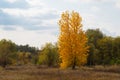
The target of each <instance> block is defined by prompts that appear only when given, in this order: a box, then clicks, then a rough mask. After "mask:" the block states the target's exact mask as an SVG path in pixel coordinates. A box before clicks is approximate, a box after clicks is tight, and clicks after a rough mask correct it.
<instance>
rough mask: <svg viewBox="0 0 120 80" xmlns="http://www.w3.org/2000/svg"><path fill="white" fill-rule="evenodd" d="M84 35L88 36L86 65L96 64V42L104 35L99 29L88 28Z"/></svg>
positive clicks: (97, 52)
mask: <svg viewBox="0 0 120 80" xmlns="http://www.w3.org/2000/svg"><path fill="white" fill-rule="evenodd" d="M86 35H87V37H88V45H89V46H90V49H89V52H88V54H89V55H88V61H87V65H95V64H98V61H99V56H98V54H99V49H98V44H97V43H98V41H99V40H100V39H102V38H103V37H104V35H103V33H102V32H101V31H100V30H99V29H88V30H87V31H86Z"/></svg>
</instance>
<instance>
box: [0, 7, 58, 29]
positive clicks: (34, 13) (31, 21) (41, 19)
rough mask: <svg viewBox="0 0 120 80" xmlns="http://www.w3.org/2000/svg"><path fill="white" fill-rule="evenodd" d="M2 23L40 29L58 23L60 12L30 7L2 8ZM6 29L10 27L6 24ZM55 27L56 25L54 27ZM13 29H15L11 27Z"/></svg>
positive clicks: (0, 20)
mask: <svg viewBox="0 0 120 80" xmlns="http://www.w3.org/2000/svg"><path fill="white" fill-rule="evenodd" d="M0 13H1V15H0V25H13V26H14V25H20V26H21V27H23V28H24V29H29V30H38V29H41V28H46V27H45V26H47V27H51V28H52V27H54V26H56V24H57V21H55V20H57V19H58V14H57V11H55V10H48V9H43V10H41V9H39V8H29V9H27V10H26V9H19V8H1V10H0ZM5 27H6V28H4V29H7V28H8V29H10V28H9V27H8V26H5ZM54 28H55V27H54ZM11 30H13V29H11Z"/></svg>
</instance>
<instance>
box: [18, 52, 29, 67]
mask: <svg viewBox="0 0 120 80" xmlns="http://www.w3.org/2000/svg"><path fill="white" fill-rule="evenodd" d="M17 58H18V64H21V65H22V64H27V63H30V58H31V53H30V52H18V53H17Z"/></svg>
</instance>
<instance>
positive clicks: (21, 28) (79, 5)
mask: <svg viewBox="0 0 120 80" xmlns="http://www.w3.org/2000/svg"><path fill="white" fill-rule="evenodd" d="M66 10H69V11H72V10H74V11H77V12H79V13H80V15H81V16H82V19H83V22H82V24H83V28H84V30H86V29H88V28H94V29H95V28H99V29H100V30H102V31H103V32H104V33H105V34H107V35H110V36H120V0H0V39H3V38H5V39H10V40H12V41H13V42H15V43H16V44H23V45H25V44H29V45H30V46H35V47H39V48H40V47H41V45H43V44H45V43H46V42H53V43H54V42H56V41H57V38H58V33H59V26H58V24H57V22H58V20H59V19H60V15H61V13H62V12H63V11H66Z"/></svg>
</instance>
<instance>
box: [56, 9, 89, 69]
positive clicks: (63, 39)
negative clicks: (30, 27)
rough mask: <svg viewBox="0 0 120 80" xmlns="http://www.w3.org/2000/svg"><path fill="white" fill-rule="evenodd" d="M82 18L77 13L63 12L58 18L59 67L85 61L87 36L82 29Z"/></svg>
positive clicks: (79, 63)
mask: <svg viewBox="0 0 120 80" xmlns="http://www.w3.org/2000/svg"><path fill="white" fill-rule="evenodd" d="M81 21H82V18H81V16H80V15H79V13H77V12H74V11H72V13H69V12H68V11H66V12H63V13H62V15H61V19H60V20H59V26H60V35H59V41H58V44H59V46H58V47H59V53H60V59H61V60H62V62H61V64H60V66H61V68H67V67H71V66H72V67H73V66H81V65H83V64H85V63H86V61H87V55H88V54H87V52H88V46H87V45H86V43H87V41H88V40H87V37H86V35H85V33H84V31H83V30H82V24H81Z"/></svg>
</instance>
